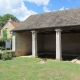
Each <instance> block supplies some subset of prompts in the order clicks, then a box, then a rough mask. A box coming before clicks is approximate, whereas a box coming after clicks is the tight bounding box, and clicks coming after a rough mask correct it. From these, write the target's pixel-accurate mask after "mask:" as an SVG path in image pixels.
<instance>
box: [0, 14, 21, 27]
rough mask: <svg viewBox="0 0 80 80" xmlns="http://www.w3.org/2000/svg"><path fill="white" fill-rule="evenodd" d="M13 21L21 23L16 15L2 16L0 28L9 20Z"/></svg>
mask: <svg viewBox="0 0 80 80" xmlns="http://www.w3.org/2000/svg"><path fill="white" fill-rule="evenodd" d="M10 18H11V19H12V20H13V21H16V22H20V21H19V20H18V19H17V18H16V17H15V16H14V15H12V14H5V15H3V16H0V26H4V24H5V23H6V22H7V21H8V20H9V19H10Z"/></svg>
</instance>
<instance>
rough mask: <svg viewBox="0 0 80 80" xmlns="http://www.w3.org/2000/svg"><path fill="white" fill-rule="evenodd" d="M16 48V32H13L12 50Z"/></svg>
mask: <svg viewBox="0 0 80 80" xmlns="http://www.w3.org/2000/svg"><path fill="white" fill-rule="evenodd" d="M15 49H16V33H15V32H13V33H12V51H15Z"/></svg>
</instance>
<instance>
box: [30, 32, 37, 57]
mask: <svg viewBox="0 0 80 80" xmlns="http://www.w3.org/2000/svg"><path fill="white" fill-rule="evenodd" d="M31 32H32V56H33V57H37V56H38V55H37V31H35V30H34V31H31Z"/></svg>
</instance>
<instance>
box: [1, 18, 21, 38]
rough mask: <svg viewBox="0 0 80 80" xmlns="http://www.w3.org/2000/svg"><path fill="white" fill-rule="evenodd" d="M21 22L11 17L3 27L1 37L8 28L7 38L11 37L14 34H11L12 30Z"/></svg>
mask: <svg viewBox="0 0 80 80" xmlns="http://www.w3.org/2000/svg"><path fill="white" fill-rule="evenodd" d="M19 24H20V23H19V22H15V21H12V19H11V18H10V19H9V20H8V21H7V22H6V24H5V25H4V26H3V27H2V28H1V38H2V37H3V30H4V29H6V31H7V35H6V36H7V38H11V36H12V34H11V30H13V29H14V28H16V27H18V26H19Z"/></svg>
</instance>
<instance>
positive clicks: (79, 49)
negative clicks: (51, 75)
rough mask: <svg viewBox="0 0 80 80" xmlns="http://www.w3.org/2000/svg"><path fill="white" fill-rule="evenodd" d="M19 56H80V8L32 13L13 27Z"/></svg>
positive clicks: (15, 49)
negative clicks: (47, 54)
mask: <svg viewBox="0 0 80 80" xmlns="http://www.w3.org/2000/svg"><path fill="white" fill-rule="evenodd" d="M12 42H13V45H12V50H13V51H15V55H17V56H20V55H25V54H32V56H34V57H37V56H38V54H43V53H52V54H55V55H56V59H57V60H61V59H62V54H74V55H80V8H76V9H68V10H63V11H55V12H48V13H43V14H36V15H31V16H30V17H29V18H28V19H26V20H25V21H24V22H23V23H22V24H21V25H20V26H19V27H17V28H16V29H14V30H13V37H12Z"/></svg>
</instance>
